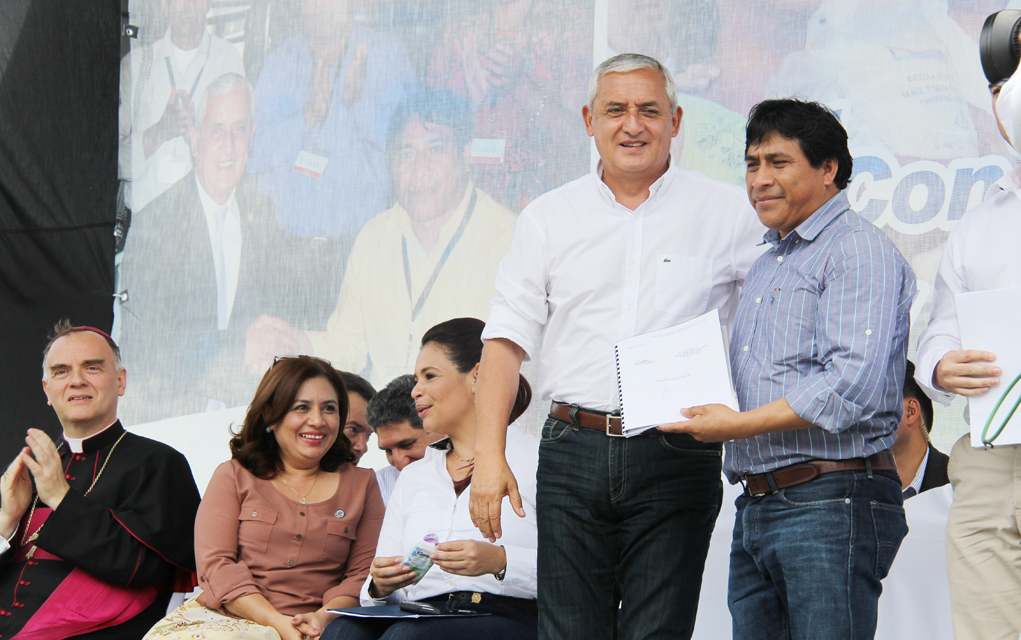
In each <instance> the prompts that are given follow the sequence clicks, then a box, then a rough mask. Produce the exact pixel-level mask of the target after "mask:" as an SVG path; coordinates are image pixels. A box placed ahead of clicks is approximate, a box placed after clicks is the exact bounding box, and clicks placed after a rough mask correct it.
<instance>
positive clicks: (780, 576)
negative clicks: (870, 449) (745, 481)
mask: <svg viewBox="0 0 1021 640" xmlns="http://www.w3.org/2000/svg"><path fill="white" fill-rule="evenodd" d="M736 504H737V519H736V522H735V523H734V541H733V544H732V546H731V550H730V586H729V588H728V597H727V600H728V603H729V605H730V613H731V615H732V616H733V619H734V640H752V639H755V640H781V639H782V640H788V639H793V640H831V639H832V640H837V639H839V640H866V639H868V640H871V639H872V638H873V637H874V636H875V633H876V603H877V602H878V600H879V594H880V593H881V592H882V590H883V587H882V584H881V583H880V580H882V579H883V578H885V577H886V574H887V573H888V572H889V571H890V565H891V564H893V558H894V556H896V555H897V549H898V548H899V547H900V543H901V540H903V539H904V536H905V535H906V534H907V532H908V526H907V522H906V521H905V519H904V506H903V505H904V502H903V500H902V498H901V484H900V479H899V478H898V477H897V474H896V473H894V472H888V471H876V472H873V473H871V474H870V473H868V472H867V471H839V472H836V473H829V474H826V475H823V476H819V477H818V478H816V479H814V480H811V481H809V482H806V483H804V484H799V485H796V486H793V487H789V488H787V489H781V490H780V491H778V492H777V493H774V494H771V495H767V496H762V497H758V498H752V497H748V496H747V495H742V496H740V497H738V499H737V503H736Z"/></svg>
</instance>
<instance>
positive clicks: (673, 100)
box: [588, 53, 677, 113]
mask: <svg viewBox="0 0 1021 640" xmlns="http://www.w3.org/2000/svg"><path fill="white" fill-rule="evenodd" d="M639 69H654V70H656V71H658V72H659V73H660V74H661V75H662V76H663V82H664V83H665V84H666V94H667V96H669V97H670V112H671V113H673V112H674V111H676V110H677V85H676V84H675V83H674V76H673V74H671V73H670V70H669V69H667V68H666V67H665V66H663V63H661V62H660V61H659V60H657V59H655V58H653V57H651V56H646V55H643V54H641V53H619V54H617V55H615V56H613V57H612V58H610V59H608V60H604V61H603V62H602V63H600V64H599V66H598V67H596V68H595V70H594V71H592V75H591V76H589V80H588V108H589V109H592V108H593V103H594V102H595V100H596V93H597V92H598V91H599V81H600V80H601V79H602V77H603V76H605V75H606V74H608V73H628V72H630V71H638V70H639Z"/></svg>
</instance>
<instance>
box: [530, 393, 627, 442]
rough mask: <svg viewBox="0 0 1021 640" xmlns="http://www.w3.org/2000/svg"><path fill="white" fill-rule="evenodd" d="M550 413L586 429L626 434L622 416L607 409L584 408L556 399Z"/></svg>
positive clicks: (609, 434)
mask: <svg viewBox="0 0 1021 640" xmlns="http://www.w3.org/2000/svg"><path fill="white" fill-rule="evenodd" d="M549 414H550V415H551V416H553V417H554V418H556V419H557V420H563V421H564V422H570V423H573V424H577V425H578V426H581V427H585V428H586V429H594V430H596V431H602V432H603V433H605V434H606V435H608V436H623V435H624V432H623V431H622V430H621V421H620V416H619V415H614V414H612V413H606V412H605V411H593V410H592V409H582V408H581V407H577V406H574V405H570V404H562V403H560V402H557V401H556V400H554V401H553V404H551V405H550V408H549Z"/></svg>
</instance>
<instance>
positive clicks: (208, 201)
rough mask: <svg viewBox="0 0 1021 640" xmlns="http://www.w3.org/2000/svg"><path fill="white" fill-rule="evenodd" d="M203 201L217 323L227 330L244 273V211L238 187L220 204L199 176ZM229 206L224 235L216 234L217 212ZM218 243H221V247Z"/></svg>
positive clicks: (200, 198) (220, 328)
mask: <svg viewBox="0 0 1021 640" xmlns="http://www.w3.org/2000/svg"><path fill="white" fill-rule="evenodd" d="M195 182H196V183H197V184H198V189H199V201H201V202H202V211H203V213H204V214H205V216H206V227H207V229H208V230H209V246H210V248H211V250H212V253H213V263H214V265H215V267H216V325H217V328H218V329H219V330H220V331H223V330H224V329H226V328H227V326H228V325H229V324H230V314H231V311H232V310H233V308H234V297H235V296H236V295H237V292H238V277H239V276H240V275H241V210H240V209H239V208H238V201H237V198H235V197H234V196H235V195H236V193H237V190H235V191H232V192H231V194H230V197H229V198H228V199H227V202H225V203H223V204H222V205H219V204H217V203H216V201H214V200H213V199H212V198H211V197H210V196H209V194H208V193H206V190H205V189H203V188H202V183H201V182H199V180H198V176H197V175H196V177H195ZM221 208H226V209H227V211H226V214H225V215H224V219H223V230H222V232H221V235H220V237H217V233H216V217H217V211H218V210H219V209H221ZM217 242H219V243H220V247H219V248H218V247H217V246H216V245H217ZM217 251H222V252H223V262H222V263H220V261H219V258H217Z"/></svg>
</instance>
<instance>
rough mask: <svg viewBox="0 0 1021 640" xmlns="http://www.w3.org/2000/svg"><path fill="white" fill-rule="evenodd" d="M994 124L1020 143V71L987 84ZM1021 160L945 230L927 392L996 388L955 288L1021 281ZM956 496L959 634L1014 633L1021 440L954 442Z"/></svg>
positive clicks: (953, 535) (954, 596) (953, 539)
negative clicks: (965, 331)
mask: <svg viewBox="0 0 1021 640" xmlns="http://www.w3.org/2000/svg"><path fill="white" fill-rule="evenodd" d="M990 88H991V90H992V93H993V111H994V112H995V113H996V116H997V121H998V123H999V124H1000V132H1001V133H1002V134H1003V137H1004V138H1006V139H1007V141H1008V142H1010V143H1011V145H1012V146H1014V148H1015V149H1017V148H1018V146H1019V145H1018V142H1019V140H1018V137H1017V131H1016V130H1015V127H1016V126H1017V124H1019V123H1021V73H1018V72H1017V71H1015V72H1014V75H1013V76H1011V78H1010V79H1009V80H1007V82H1006V84H1004V85H1003V86H1002V89H1001V87H1000V86H999V85H993V86H992V87H990ZM1018 237H1021V167H1016V168H1015V169H1014V170H1013V171H1011V172H1010V173H1008V174H1007V175H1005V176H1003V177H1002V178H1000V180H998V181H997V182H996V184H995V185H993V187H992V188H991V189H990V190H989V192H988V193H987V194H986V198H985V200H984V201H983V202H982V203H981V204H980V205H978V206H976V207H975V208H973V209H971V210H969V211H968V212H967V213H965V214H964V217H962V218H961V221H960V222H958V223H957V226H956V227H954V230H953V231H951V232H950V237H949V238H947V243H946V246H945V247H944V250H943V259H942V261H941V262H940V265H939V270H938V271H937V272H936V284H935V291H934V293H933V299H932V312H931V315H930V317H929V326H928V327H926V329H925V332H924V333H923V334H922V336H921V338H919V340H918V355H917V365H918V366H917V369H916V371H915V380H917V381H918V384H919V385H921V387H922V389H924V390H925V392H926V394H928V395H929V397H931V398H932V399H933V400H935V401H936V402H939V403H941V404H944V405H947V404H949V403H950V401H951V400H952V399H953V397H954V394H960V395H963V396H969V397H970V396H975V395H979V394H983V393H989V392H990V391H991V392H992V393H1000V392H1001V391H1000V389H1001V387H1000V386H999V384H1000V382H1001V380H1000V378H999V376H1000V375H1001V374H1002V370H1001V369H1000V367H998V366H997V365H996V355H995V354H994V353H990V352H988V351H974V350H962V348H961V336H960V330H959V328H958V324H957V306H956V302H955V299H954V296H955V295H956V294H958V293H964V292H969V291H987V290H991V289H1006V288H1013V287H1021V252H1019V251H1018V250H1017V247H1016V246H1015V242H1016V240H1017V238H1018ZM947 472H948V475H949V477H950V483H951V484H952V485H953V486H954V503H953V506H952V507H951V509H950V518H949V520H948V521H947V572H948V573H949V576H950V603H951V607H952V610H953V611H952V612H953V619H954V634H955V635H956V637H957V638H958V639H959V640H971V639H978V640H984V639H986V638H989V639H992V638H996V639H999V638H1017V637H1018V634H1021V529H1019V525H1018V520H1017V517H1016V513H1017V510H1018V509H1019V508H1021V502H1019V497H1018V496H1019V494H1018V492H1017V487H1018V486H1019V483H1021V446H1018V445H996V446H995V447H994V448H993V447H991V448H986V449H975V448H973V447H972V446H971V436H970V434H966V435H964V436H963V437H962V438H961V439H960V440H958V441H957V444H955V445H954V448H953V450H952V451H951V453H950V464H949V466H948V468H947Z"/></svg>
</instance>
